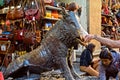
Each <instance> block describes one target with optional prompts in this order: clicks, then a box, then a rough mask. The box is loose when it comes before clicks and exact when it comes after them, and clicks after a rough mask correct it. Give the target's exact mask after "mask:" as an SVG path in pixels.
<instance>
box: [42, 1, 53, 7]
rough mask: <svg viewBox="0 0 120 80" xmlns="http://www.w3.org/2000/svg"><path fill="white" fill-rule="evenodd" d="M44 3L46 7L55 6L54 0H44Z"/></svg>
mask: <svg viewBox="0 0 120 80" xmlns="http://www.w3.org/2000/svg"><path fill="white" fill-rule="evenodd" d="M44 3H45V4H46V5H51V6H54V0H44Z"/></svg>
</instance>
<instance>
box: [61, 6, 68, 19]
mask: <svg viewBox="0 0 120 80" xmlns="http://www.w3.org/2000/svg"><path fill="white" fill-rule="evenodd" d="M62 15H63V18H65V17H66V16H68V15H69V14H68V12H67V10H66V9H65V8H64V7H62Z"/></svg>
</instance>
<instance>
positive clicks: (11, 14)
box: [6, 1, 25, 20]
mask: <svg viewBox="0 0 120 80" xmlns="http://www.w3.org/2000/svg"><path fill="white" fill-rule="evenodd" d="M24 4H25V1H24V3H23V5H22V7H21V8H17V7H16V6H15V8H14V9H11V7H9V11H8V12H7V15H6V19H9V20H16V19H22V18H24V16H25V14H24V10H23V6H24Z"/></svg>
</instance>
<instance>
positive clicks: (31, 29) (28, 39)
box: [23, 22, 36, 44]
mask: <svg viewBox="0 0 120 80" xmlns="http://www.w3.org/2000/svg"><path fill="white" fill-rule="evenodd" d="M26 27H27V29H26V31H25V32H24V38H23V43H25V44H35V40H36V39H35V37H36V36H35V32H36V28H35V27H36V26H35V25H34V22H31V23H28V26H26Z"/></svg>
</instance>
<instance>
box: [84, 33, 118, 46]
mask: <svg viewBox="0 0 120 80" xmlns="http://www.w3.org/2000/svg"><path fill="white" fill-rule="evenodd" d="M92 39H95V40H97V41H99V42H101V43H102V44H105V45H108V46H110V47H112V48H120V40H111V39H108V38H104V37H101V36H98V35H92V34H89V35H87V36H86V37H85V42H89V41H90V40H92Z"/></svg>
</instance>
